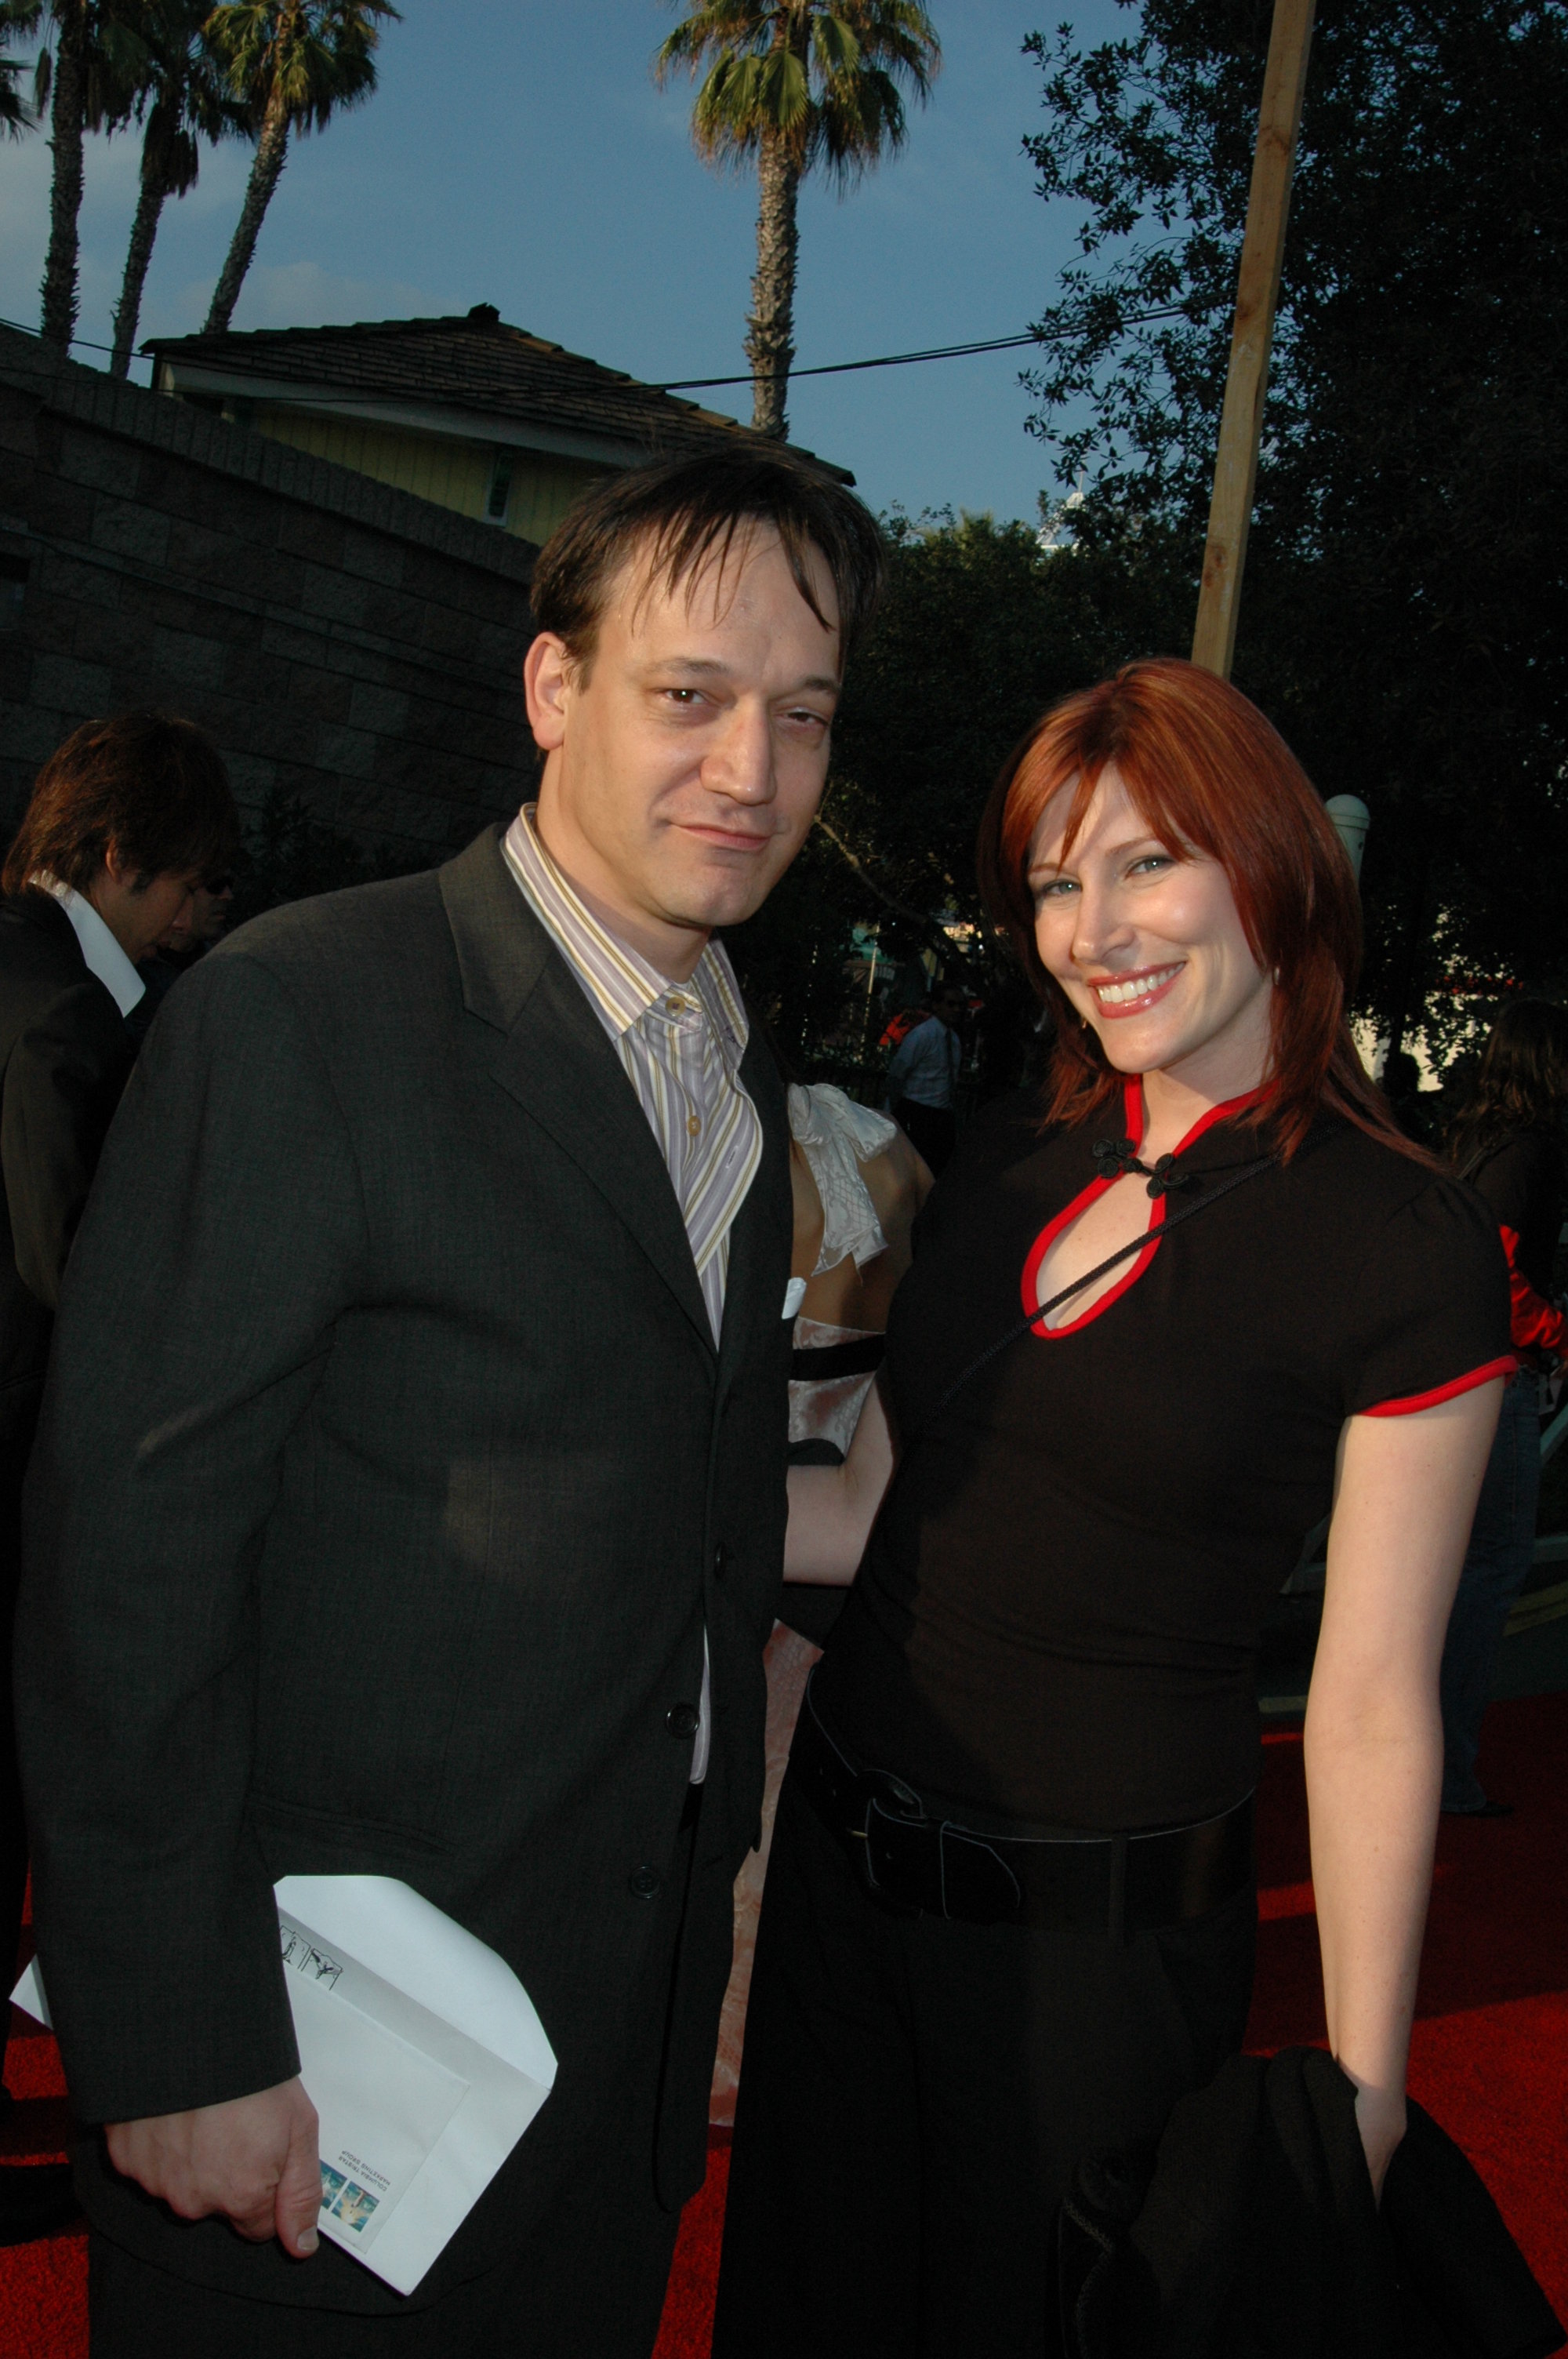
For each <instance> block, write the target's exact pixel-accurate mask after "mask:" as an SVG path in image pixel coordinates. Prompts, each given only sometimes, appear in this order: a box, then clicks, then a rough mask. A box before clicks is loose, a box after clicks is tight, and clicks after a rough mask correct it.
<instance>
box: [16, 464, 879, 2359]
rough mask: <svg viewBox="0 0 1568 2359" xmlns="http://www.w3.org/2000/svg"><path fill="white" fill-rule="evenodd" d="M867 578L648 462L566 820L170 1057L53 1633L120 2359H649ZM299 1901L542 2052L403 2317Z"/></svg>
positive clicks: (742, 1689) (737, 1707)
mask: <svg viewBox="0 0 1568 2359" xmlns="http://www.w3.org/2000/svg"><path fill="white" fill-rule="evenodd" d="M880 581H881V549H880V542H879V540H878V538H877V535H876V531H875V527H873V526H872V524H871V519H870V518H869V517H868V516H867V515H866V513H865V511H864V509H863V508H861V507H860V505H859V504H858V503H857V502H856V501H854V500H853V499H852V498H851V497H850V496H849V495H848V494H847V493H845V492H843V491H841V490H840V489H838V487H837V486H836V485H834V484H830V483H828V482H827V481H826V480H825V479H824V478H823V477H821V476H820V475H818V474H817V473H816V472H815V471H811V470H807V469H806V468H805V467H803V466H801V465H798V464H796V463H795V462H792V461H791V460H790V459H788V458H787V457H786V456H785V455H784V454H777V455H775V454H773V453H772V452H770V451H758V450H757V449H756V446H755V445H745V446H741V447H740V448H738V449H736V450H735V451H732V452H730V453H723V454H720V455H719V456H717V457H715V458H711V459H703V460H700V461H693V462H685V463H681V464H672V465H669V466H665V467H663V468H658V469H653V470H649V471H646V472H644V473H641V474H639V475H635V476H625V477H621V478H616V479H612V480H611V482H610V483H608V484H606V485H605V486H604V487H602V488H601V489H600V491H598V492H596V493H595V494H594V495H591V496H590V497H589V500H588V501H587V502H586V503H584V505H583V506H581V507H580V508H579V510H578V511H577V512H576V513H575V514H574V516H572V517H571V518H570V519H568V523H567V524H566V525H565V526H564V527H562V528H561V531H560V532H559V533H558V534H557V536H556V538H555V539H554V540H553V541H552V543H551V544H550V547H549V548H548V549H546V551H545V553H544V556H543V558H542V559H541V561H540V566H539V570H538V575H537V577H536V581H535V612H536V614H537V618H538V621H539V623H540V625H541V631H540V636H539V637H538V638H537V639H536V640H535V644H534V646H533V648H532V649H531V651H530V654H529V658H528V663H527V674H526V676H527V686H528V692H529V710H530V716H531V719H532V722H533V725H534V730H535V736H536V738H537V740H538V742H539V744H540V745H541V746H542V747H543V749H544V751H545V756H546V758H545V765H544V770H543V775H542V780H541V787H540V794H539V802H538V806H537V810H536V811H533V810H525V811H524V812H523V813H521V814H520V815H519V817H518V819H517V821H515V822H514V824H513V826H512V827H511V828H510V829H502V828H492V829H491V830H488V831H487V832H485V833H484V834H483V835H481V837H480V838H479V840H478V841H477V842H476V843H474V844H472V845H471V846H470V849H469V850H468V851H467V852H466V853H462V854H461V855H460V857H459V858H458V859H456V860H454V861H453V862H451V863H450V864H449V865H448V866H447V867H445V868H443V869H441V870H439V871H438V872H437V873H435V874H432V875H422V876H416V877H412V878H409V879H406V880H403V881H400V882H397V883H394V884H389V885H381V886H369V887H366V888H362V889H360V890H356V891H353V892H350V893H345V894H339V895H335V896H333V897H330V898H328V899H326V900H322V901H318V902H314V903H310V904H307V905H302V906H298V907H296V908H290V909H286V910H281V911H276V912H274V913H273V914H272V915H271V916H269V917H266V918H264V919H258V920H257V921H256V922H254V924H252V925H250V926H247V927H245V928H243V929H242V930H241V931H240V933H239V934H238V935H236V936H235V937H234V938H233V939H232V940H230V941H229V942H227V943H224V944H222V945H221V946H220V947H219V948H218V949H217V950H215V951H213V952H212V953H211V956H209V957H208V958H206V959H204V960H203V961H202V962H201V963H200V967H199V968H198V969H197V970H196V971H195V972H194V973H192V974H190V975H189V976H188V977H187V979H186V980H185V982H184V983H183V984H181V986H180V989H179V991H178V993H176V994H174V995H172V996H171V998H170V1000H169V1003H168V1006H167V1007H166V1008H165V1010H164V1011H163V1013H162V1014H161V1015H160V1016H159V1019H158V1022H157V1026H156V1027H155V1028H154V1031H153V1033H152V1036H151V1038H150V1039H149V1042H148V1045H147V1048H146V1050H145V1051H144V1053H143V1057H142V1060H141V1062H140V1063H139V1065H138V1067H137V1070H136V1072H135V1076H134V1078H133V1081H132V1082H131V1085H130V1088H129V1090H128V1092H127V1095H126V1099H125V1103H124V1109H123V1111H122V1114H121V1115H120V1117H119V1119H118V1121H117V1123H116V1125H115V1129H114V1135H113V1136H112V1137H111V1139H110V1142H109V1146H108V1148H107V1150H106V1153H105V1157H104V1160H103V1168H102V1173H101V1178H100V1183H99V1189H98V1191H97V1193H96V1195H95V1197H94V1201H93V1204H92V1208H91V1210H90V1212H89V1214H88V1217H87V1220H86V1222H85V1223H84V1224H83V1227H82V1231H81V1236H80V1239H79V1242H78V1245H77V1249H76V1254H75V1256H74V1257H73V1262H72V1267H71V1272H70V1280H69V1282H68V1285H67V1288H66V1290H65V1297H64V1300H63V1302H62V1306H61V1315H60V1321H59V1331H58V1334H57V1339H56V1346H55V1353H54V1360H53V1365H52V1370H51V1383H50V1389H49V1397H48V1400H47V1402H46V1407H45V1412H44V1419H43V1424H42V1427H41V1430H40V1435H39V1441H38V1452H37V1457H36V1460H35V1473H34V1476H33V1480H32V1483H31V1484H30V1486H29V1517H30V1535H29V1555H28V1566H29V1570H28V1573H27V1582H26V1584H25V1595H24V1607H23V1613H22V1617H21V1625H20V1631H21V1646H22V1652H23V1658H24V1665H25V1678H24V1684H23V1690H22V1692H23V1695H24V1699H25V1709H24V1714H23V1722H24V1725H23V1755H24V1763H25V1769H26V1776H27V1789H28V1798H29V1807H30V1811H31V1814H32V1817H33V1821H34V1825H35V1831H36V1843H37V1866H36V1869H35V1876H36V1884H37V1892H38V1908H37V1914H38V1943H39V1951H40V1955H41V1961H42V1966H43V1973H44V1979H45V1984H46V1986H47V1989H48V1992H49V1999H50V2004H51V2007H52V2011H53V2014H54V2018H55V2023H56V2027H57V2029H58V2031H59V2040H60V2046H61V2049H62V2052H63V2056H64V2060H65V2066H66V2071H67V2075H68V2078H69V2080H70V2087H71V2093H72V2097H73V2100H74V2102H75V2104H76V2107H77V2110H78V2112H79V2114H81V2115H82V2116H83V2117H84V2118H85V2119H86V2120H88V2121H91V2122H98V2123H102V2124H104V2125H107V2129H106V2134H105V2136H104V2138H103V2141H102V2142H101V2143H99V2144H97V2145H95V2146H93V2147H91V2148H90V2149H89V2150H88V2151H87V2152H86V2153H85V2154H84V2156H83V2158H82V2163H81V2175H80V2183H81V2191H82V2201H83V2203H84V2205H85V2208H86V2209H87V2211H88V2213H89V2215H90V2219H91V2221H92V2225H93V2230H94V2236H93V2251H92V2300H93V2306H94V2317H93V2347H94V2353H95V2354H98V2359H125V2354H140V2353H142V2352H144V2351H145V2352H152V2351H154V2350H155V2349H156V2350H157V2351H158V2352H159V2353H160V2354H167V2353H168V2351H170V2350H187V2349H189V2350H195V2349H201V2350H208V2349H211V2350H221V2349H224V2348H228V2347H232V2348H233V2349H235V2350H236V2351H238V2350H243V2351H245V2352H255V2353H260V2352H263V2351H265V2352H271V2351H273V2350H275V2349H276V2351H278V2352H279V2353H284V2352H287V2354H289V2359H314V2354H331V2359H343V2354H371V2353H377V2354H379V2353H383V2352H385V2353H397V2354H407V2359H416V2354H418V2359H465V2354H476V2355H477V2354H490V2353H492V2352H496V2353H499V2352H502V2351H505V2352H507V2353H512V2352H526V2353H528V2354H536V2359H567V2354H573V2359H618V2354H624V2359H644V2354H646V2353H647V2351H648V2349H649V2348H650V2346H651V2344H652V2342H653V2340H654V2332H655V2331H656V2326H657V2321H658V2315H659V2309H660V2303H661V2299H662V2294H663V2288H664V2283H665V2277H666V2275H667V2272H668V2264H669V2256H670V2252H671V2249H672V2246H673V2242H674V2234H675V2228H676V2219H677V2215H678V2211H679V2206H680V2204H681V2202H682V2201H683V2200H684V2199H685V2198H686V2197H687V2195H689V2194H690V2193H691V2192H692V2191H693V2190H695V2188H696V2187H697V2185H698V2184H699V2182H700V2180H701V2178H702V2173H703V2169H704V2161H705V2144H706V2139H705V2127H706V2096H707V2090H708V2075H709V2072H710V2070H711V2065H712V2058H713V2050H714V2038H715V2030H716V2026H717V2021H718V2015H719V2004H720V2001H721V1998H722V1995H723V1991H724V1985H725V1981H726V1977H727V1973H728V1969H729V1962H730V1923H731V1916H730V1890H731V1885H732V1882H733V1878H734V1875H735V1873H736V1870H737V1868H738V1866H739V1864H740V1862H741V1858H742V1857H743V1856H744V1854H745V1852H746V1850H747V1848H748V1846H749V1845H751V1844H752V1843H754V1842H755V1840H756V1838H757V1834H758V1832H759V1828H758V1804H759V1798H760V1794H761V1789H762V1713H763V1681H762V1647H763V1644H764V1642H765V1640H766V1637H767V1636H768V1631H769V1627H770V1624H771V1619H772V1614H773V1605H774V1602H775V1600H776V1597H777V1594H778V1588H779V1579H780V1570H781V1558H782V1538H783V1527H784V1448H785V1431H786V1422H785V1401H786V1394H785V1386H786V1382H787V1377H788V1370H789V1336H790V1327H789V1322H788V1321H786V1320H785V1319H784V1316H783V1315H782V1314H783V1312H784V1294H785V1287H786V1283H787V1279H788V1273H789V1256H790V1238H791V1212H790V1188H789V1177H788V1159H787V1158H788V1149H787V1128H786V1124H785V1119H784V1095H783V1090H782V1086H781V1084H780V1082H779V1081H778V1078H777V1075H776V1073H775V1072H774V1071H773V1067H772V1064H771V1061H770V1060H769V1058H768V1056H767V1053H766V1050H765V1049H764V1048H763V1046H762V1043H761V1041H760V1040H759V1039H758V1038H756V1037H755V1036H754V1035H752V1034H750V1033H749V1029H748V1026H747V1022H746V1017H745V1014H744V1010H743V1008H742V1006H741V1003H740V999H739V995H738V993H737V992H736V990H735V987H734V984H733V977H732V975H731V974H730V970H729V966H728V962H727V961H726V960H725V959H724V957H723V954H722V951H720V950H719V947H718V945H717V944H716V943H713V942H712V941H711V940H710V937H711V935H712V933H713V930H714V929H715V928H716V927H719V926H723V925H728V924H731V923H734V922H737V921H739V920H740V919H743V918H745V917H747V916H749V915H750V914H751V912H752V910H753V909H754V908H757V906H758V905H759V903H760V902H761V901H762V898H763V897H764V896H765V894H766V893H767V891H768V890H769V888H770V886H772V884H773V881H774V880H775V878H776V877H777V876H778V875H781V874H782V872H783V870H784V867H785V866H786V865H787V864H788V862H789V861H790V860H791V859H792V858H793V857H794V855H795V852H796V851H797V850H798V848H799V846H800V843H801V842H802V840H803V838H804V836H805V833H806V829H807V828H808V827H809V825H810V823H811V819H812V816H813V813H814V811H815V809H816V801H817V799H818V797H819V795H820V792H821V788H822V785H823V781H824V778H825V776H826V770H827V743H828V733H829V727H830V723H831V719H832V713H833V709H834V704H835V701H836V698H837V693H838V680H839V676H840V670H841V666H842V661H843V656H844V652H845V649H846V647H847V646H848V645H849V643H851V642H852V640H853V638H854V636H855V635H856V633H857V631H858V630H859V629H860V627H861V626H862V625H863V624H864V622H865V620H866V618H867V615H868V614H869V612H870V610H871V605H872V603H874V599H875V596H876V594H877V592H878V589H879V587H880ZM292 1873H300V1874H315V1875H322V1874H328V1875H331V1874H348V1875H352V1874H371V1875H388V1876H395V1877H398V1878H401V1879H402V1880H403V1881H405V1882H406V1883H408V1884H410V1885H412V1886H415V1887H416V1889H417V1890H418V1891H419V1892H421V1893H422V1894H424V1895H425V1896H426V1897H427V1898H428V1899H429V1900H431V1901H432V1902H434V1903H435V1905H436V1906H437V1907H438V1908H442V1909H444V1910H446V1911H447V1912H448V1913H449V1915H451V1916H452V1917H454V1918H455V1919H458V1920H459V1921H460V1923H461V1924H463V1925H464V1926H466V1927H467V1928H469V1929H470V1930H471V1931H472V1932H473V1933H475V1934H477V1935H478V1936H479V1938H480V1939H481V1940H483V1941H485V1942H487V1943H489V1944H490V1945H491V1946H492V1947H493V1948H494V1949H495V1950H496V1951H499V1952H500V1953H501V1955H502V1956H503V1958H504V1959H505V1960H506V1961H507V1962H508V1963H509V1964H511V1965H512V1966H513V1967H514V1970H515V1971H516V1973H518V1975H519V1976H520V1977H521V1979H522V1981H523V1983H524V1986H525V1987H526V1988H527V1990H528V1992H529V1993H530V1995H531V1996H532V1997H533V1999H534V2001H535V2005H536V2006H537V2008H538V2010H539V2014H540V2016H541V2017H542V2019H543V2022H544V2026H545V2028H546V2033H547V2034H548V2036H549V2038H550V2039H551V2041H552V2043H553V2045H554V2048H555V2050H556V2053H557V2059H558V2067H559V2069H558V2076H557V2082H556V2086H555V2090H554V2092H553V2093H552V2095H551V2096H550V2098H549V2100H548V2102H547V2103H546V2106H545V2108H544V2111H543V2112H542V2114H540V2115H539V2117H538V2120H537V2121H536V2122H535V2125H533V2127H532V2128H531V2129H530V2130H529V2132H528V2133H527V2135H526V2136H525V2137H524V2139H523V2140H522V2142H521V2143H520V2145H519V2146H518V2147H516V2149H515V2150H514V2153H513V2155H512V2157H511V2158H510V2160H509V2162H508V2163H507V2164H506V2165H505V2166H504V2168H503V2170H502V2171H501V2173H500V2174H499V2175H498V2177H497V2178H496V2179H495V2180H493V2181H492V2185H491V2186H490V2188H489V2189H488V2190H487V2191H486V2193H485V2194H484V2195H483V2196H482V2197H481V2201H480V2202H479V2203H478V2205H477V2206H476V2207H475V2209H474V2211H473V2212H471V2213H470V2216H469V2218H468V2219H467V2221H466V2222H465V2223H464V2224H463V2226H462V2227H461V2229H460V2231H459V2233H458V2234H457V2235H456V2236H455V2237H454V2239H453V2240H452V2242H451V2243H450V2244H449V2246H448V2247H447V2249H446V2251H445V2252H444V2253H443V2254H442V2255H441V2256H440V2258H439V2259H438V2261H437V2263H436V2264H435V2266H434V2267H433V2268H432V2270H431V2271H430V2273H429V2275H428V2276H427V2277H426V2279H425V2280H424V2281H423V2282H422V2283H421V2285H420V2286H419V2287H418V2288H417V2289H416V2292H415V2294H414V2295H413V2296H412V2297H410V2298H408V2299H404V2298H402V2297H399V2296H397V2295H395V2294H393V2293H391V2292H390V2291H389V2290H388V2288H386V2287H385V2286H384V2285H383V2284H382V2283H381V2281H380V2280H379V2279H378V2278H376V2277H373V2275H372V2274H370V2273H369V2272H368V2271H366V2270H364V2269H362V2267H359V2266H358V2265H357V2264H356V2263H355V2262H353V2261H351V2260H350V2259H348V2258H347V2257H346V2256H344V2255H343V2254H342V2253H341V2251H339V2250H338V2249H337V2248H336V2247H334V2246H332V2245H329V2244H325V2243H323V2244H322V2245H320V2246H319V2248H318V2245H317V2232H316V2228H315V2224H314V2223H315V2220H316V2216H317V2209H318V2204H319V2191H320V2190H319V2178H318V2164H317V2151H316V2129H317V2125H316V2118H315V2114H314V2113H313V2111H312V2109H311V2106H310V2104H309V2100H308V2097H307V2095H306V2093H305V2092H304V2091H303V2089H302V2088H301V2086H300V2083H299V2082H298V2080H297V2078H296V2077H295V2076H296V2072H297V2051H296V2048H295V2043H294V2038H293V2033H292V2028H291V2023H290V2016H289V2008H288V2002H287V1995H286V1992H285V1988H284V1979H283V1972H282V1968H281V1966H280V1962H279V1957H278V1938H277V1929H276V1912H275V1907H274V1901H273V1894H272V1886H273V1883H274V1881H275V1880H276V1878H278V1877H280V1876H282V1875H287V1874H292ZM235 2230H237V2231H238V2234H235V2233H233V2231H235ZM267 2305H272V2306H273V2307H272V2309H271V2311H270V2318H269V2313H268V2310H267V2309H266V2307H265V2306H267Z"/></svg>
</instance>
